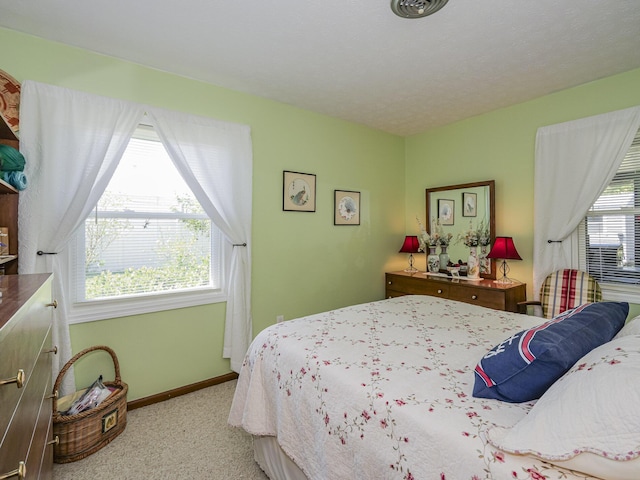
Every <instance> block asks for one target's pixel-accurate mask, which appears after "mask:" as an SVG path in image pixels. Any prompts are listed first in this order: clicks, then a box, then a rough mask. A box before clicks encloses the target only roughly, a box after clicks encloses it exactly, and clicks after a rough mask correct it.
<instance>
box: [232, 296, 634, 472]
mask: <svg viewBox="0 0 640 480" xmlns="http://www.w3.org/2000/svg"><path fill="white" fill-rule="evenodd" d="M594 305H595V304H594ZM627 309H628V305H627ZM593 316H594V315H592V317H593ZM601 316H602V315H601V313H598V315H595V317H597V318H600V317H601ZM625 318H626V315H625ZM598 321H600V320H598ZM541 322H544V320H543V319H541V318H537V317H531V316H526V315H521V314H517V313H510V312H502V311H497V310H492V309H488V308H484V307H478V306H475V305H469V304H466V303H460V302H456V301H451V300H443V299H439V298H436V297H429V296H420V295H411V296H404V297H398V298H393V299H387V300H383V301H379V302H372V303H367V304H362V305H355V306H351V307H347V308H343V309H339V310H334V311H330V312H326V313H322V314H317V315H311V316H308V317H304V318H300V319H297V320H291V321H287V322H283V323H279V324H276V325H273V326H271V327H269V328H267V329H265V330H264V331H262V332H261V333H260V334H258V335H257V337H256V338H255V340H254V341H253V343H252V345H251V347H250V349H249V351H248V353H247V355H246V358H245V361H244V364H243V367H242V370H241V372H240V375H239V378H238V384H237V387H236V392H235V396H234V399H233V404H232V407H231V411H230V415H229V423H230V424H231V425H233V426H236V427H240V428H243V429H244V430H246V431H247V432H249V433H250V434H252V435H253V436H254V449H255V458H256V461H258V463H259V464H260V466H261V467H262V469H263V470H265V472H266V473H267V475H268V476H269V478H271V479H272V480H293V479H296V480H297V479H305V478H306V479H311V480H316V479H330V480H335V479H342V478H345V479H346V478H349V479H407V480H410V479H416V480H417V479H440V480H445V479H446V480H467V479H469V480H478V479H536V480H539V479H549V480H552V479H563V480H575V479H583V480H584V479H594V478H607V479H608V478H616V479H627V478H629V479H631V478H635V479H637V478H640V474H639V472H640V463H639V462H640V459H639V457H640V434H639V432H640V423H639V421H638V420H637V418H640V410H638V408H639V407H637V405H640V388H638V387H635V386H631V387H629V385H633V384H634V382H629V381H628V379H629V378H630V377H629V375H636V378H640V377H639V376H638V374H639V373H640V323H638V322H634V326H633V328H635V330H632V327H631V326H628V327H624V328H622V325H624V318H623V319H622V323H620V322H619V321H618V323H619V325H617V326H613V327H611V328H609V332H608V333H607V334H606V335H607V336H608V337H607V338H604V339H601V340H599V341H598V342H597V343H598V344H599V345H596V346H589V347H588V348H587V350H589V354H590V355H595V357H594V359H595V360H593V359H590V358H586V357H585V359H581V362H586V363H582V364H580V363H578V364H576V365H577V366H575V365H573V363H574V362H573V361H572V362H571V363H570V364H569V367H570V368H571V369H570V371H569V372H567V373H566V375H563V376H562V378H561V380H562V382H561V381H560V380H558V381H554V382H552V383H553V385H552V386H551V387H550V388H549V389H548V393H549V394H551V393H554V392H552V390H554V389H555V390H557V392H555V394H556V397H551V396H550V398H551V400H550V403H551V406H548V407H547V408H546V409H542V410H540V412H539V416H538V417H535V416H534V413H535V414H536V415H538V412H537V411H535V409H536V408H537V405H536V404H542V403H543V399H544V397H545V396H546V395H547V393H545V395H544V396H543V398H541V399H540V400H537V401H536V400H535V399H534V400H531V401H525V402H517V403H516V402H511V401H502V400H497V399H495V398H477V397H474V396H473V395H474V393H473V392H474V390H477V389H479V385H480V383H481V381H482V378H480V377H481V376H480V375H479V374H478V373H474V370H476V371H477V370H478V369H479V366H480V365H482V362H481V360H484V359H485V358H487V357H488V356H489V354H488V352H495V351H498V350H500V348H502V349H504V347H505V346H506V345H508V344H509V343H510V340H513V338H515V337H516V336H515V335H514V333H516V332H519V331H523V330H529V331H534V330H533V329H534V327H538V326H540V324H541ZM621 329H622V330H621ZM536 331H537V330H536ZM623 333H624V335H623ZM538 335H541V334H540V333H538ZM618 337H620V338H618ZM616 342H620V345H617V344H616ZM602 348H605V350H604V351H600V349H602ZM607 348H609V350H607ZM492 349H493V350H492ZM621 352H622V353H621ZM580 355H582V354H580ZM603 359H604V360H603ZM487 361H488V360H487ZM596 364H597V365H596ZM600 364H603V365H605V366H606V367H609V368H605V366H602V367H601V366H598V365H600ZM580 365H582V367H580ZM585 365H587V367H585ZM594 365H596V367H594ZM613 365H615V371H616V372H619V373H616V375H612V374H611V372H610V371H609V370H614V368H613V367H612V366H613ZM591 370H593V371H591ZM600 371H602V373H599V372H600ZM594 372H596V373H594ZM596 374H597V375H600V377H601V378H603V380H602V381H603V382H607V381H613V380H612V379H616V382H618V383H616V384H615V385H603V387H604V388H603V389H598V388H595V389H594V388H592V390H594V391H596V390H597V391H601V390H602V394H603V395H604V398H602V399H596V398H595V397H594V398H589V399H582V398H581V397H585V394H584V392H583V391H581V390H580V389H579V388H578V389H577V390H576V387H572V385H573V384H572V383H571V382H573V377H575V378H577V379H580V381H579V382H578V384H579V385H580V387H581V388H584V383H585V381H584V378H586V377H585V375H596ZM570 375H572V376H571V377H570ZM565 377H567V378H568V380H565ZM593 378H595V377H593ZM591 380H593V379H591ZM591 380H589V382H587V383H591V384H592V381H591ZM599 381H600V380H599ZM635 383H639V382H635ZM560 384H562V385H561V388H560V387H558V385H560ZM567 385H568V387H567ZM571 388H573V389H574V390H576V391H573V390H571ZM613 388H620V389H625V388H630V391H628V392H627V391H625V392H622V390H619V391H617V392H613ZM567 391H571V392H570V393H571V395H574V396H573V397H572V396H571V395H569V394H567ZM614 393H615V394H614ZM558 395H559V397H558ZM563 395H565V397H563ZM621 396H624V397H626V398H628V399H629V400H628V404H627V403H625V404H624V405H621V406H620V408H624V409H626V410H628V412H627V411H625V413H624V414H620V412H619V411H618V410H617V408H618V406H616V405H613V404H614V403H615V402H616V401H618V400H617V399H618V398H620V397H621ZM583 400H584V401H585V402H586V403H585V405H586V406H585V405H582V404H580V402H581V401H583ZM599 401H601V402H606V405H607V407H608V408H606V409H602V408H598V405H594V402H599ZM625 402H627V400H625ZM634 402H635V405H634ZM547 403H549V402H547ZM612 405H613V406H612ZM561 406H562V408H564V410H560V411H557V412H556V411H554V409H557V408H560V407H561ZM568 406H569V408H568V410H567V408H566V407H568ZM574 406H575V408H573V407H574ZM599 406H600V407H602V404H600V405H599ZM576 409H578V410H580V413H579V415H580V417H581V418H582V419H583V420H584V421H579V422H576V421H574V420H572V415H575V410H576ZM612 409H613V413H612V412H610V410H612ZM593 411H595V412H596V413H593ZM602 411H606V412H608V413H607V415H608V414H612V415H617V416H618V417H619V418H617V419H616V420H615V422H616V423H615V425H612V426H611V428H616V429H622V430H623V431H621V432H618V431H617V430H616V432H615V433H616V434H615V435H613V436H612V437H615V439H616V440H615V441H618V440H619V443H622V444H623V446H622V447H620V446H619V445H616V446H615V447H612V446H610V445H608V444H606V443H604V446H603V442H604V440H603V441H602V442H600V443H598V442H596V443H595V444H594V445H593V446H591V445H589V446H586V447H584V448H582V447H581V448H572V450H571V451H570V452H566V451H560V452H559V451H552V452H551V453H549V452H543V451H540V450H544V449H545V448H546V446H545V445H546V444H547V443H554V442H555V440H554V441H548V440H547V437H548V436H549V435H550V434H553V433H554V432H555V433H560V435H559V436H560V437H562V434H563V433H564V432H567V431H570V430H572V429H573V428H574V425H576V428H577V430H578V431H577V434H579V435H582V436H588V435H591V436H595V437H598V438H600V437H607V438H609V437H610V436H611V435H603V434H602V431H596V432H595V433H594V432H590V431H587V432H586V433H585V431H583V430H584V429H585V428H586V429H587V430H589V429H590V428H592V427H593V425H592V424H594V423H598V422H591V421H590V420H589V415H591V414H592V413H593V414H594V415H599V414H600V413H598V412H602ZM572 412H573V413H572ZM529 414H530V415H529ZM554 415H555V416H554ZM556 417H559V418H561V419H564V420H563V421H565V422H570V425H569V426H568V427H565V426H564V425H560V423H558V425H560V427H559V428H557V429H555V427H551V428H554V431H552V432H549V431H548V430H545V428H546V429H549V428H550V427H549V424H551V425H556V422H560V420H558V418H556ZM526 420H530V421H531V422H533V424H534V427H531V426H529V427H528V428H529V430H527V429H526V428H527V427H526V426H525V427H522V428H520V431H519V432H518V431H516V430H517V429H518V427H519V426H520V424H522V423H523V422H525V421H526ZM605 420H606V421H607V422H610V420H609V419H605ZM545 422H546V423H545ZM600 423H602V422H600ZM610 423H611V422H610ZM536 428H537V429H538V430H539V431H537V432H534V431H533V430H535V429H536ZM593 428H602V426H600V427H598V426H597V425H596V427H593ZM606 428H609V427H606ZM581 429H582V430H581ZM560 430H562V431H561V432H560ZM514 432H515V433H514ZM572 433H576V432H572ZM618 433H620V435H618ZM536 435H537V437H536ZM510 436H511V437H513V438H509V437H510ZM530 437H531V438H533V439H534V440H536V438H537V441H538V442H542V444H543V447H540V449H538V447H539V444H536V443H535V441H534V442H533V443H532V444H531V445H528V444H527V443H526V441H525V443H524V444H522V439H523V438H525V439H526V440H527V441H528V439H529V438H530ZM538 437H539V438H538ZM618 437H622V440H620V438H618ZM560 440H562V439H560ZM560 440H559V441H560ZM518 442H521V443H518ZM560 443H562V442H561V441H560ZM629 445H630V446H629ZM498 447H500V448H498ZM562 448H564V447H562ZM615 448H618V449H619V448H623V449H624V450H623V452H622V453H620V452H619V451H614V449H615ZM543 458H544V461H543V460H542V459H543ZM594 465H595V466H594ZM576 467H577V468H576ZM580 472H588V473H580ZM611 472H614V473H611ZM629 472H631V473H629ZM610 474H611V475H613V476H609V475H610Z"/></svg>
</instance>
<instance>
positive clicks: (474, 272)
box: [458, 222, 487, 280]
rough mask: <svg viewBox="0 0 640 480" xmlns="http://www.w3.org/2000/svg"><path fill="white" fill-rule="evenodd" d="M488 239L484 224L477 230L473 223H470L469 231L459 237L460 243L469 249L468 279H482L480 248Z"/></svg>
mask: <svg viewBox="0 0 640 480" xmlns="http://www.w3.org/2000/svg"><path fill="white" fill-rule="evenodd" d="M486 238H487V232H486V228H485V227H484V225H483V222H481V223H480V225H479V226H478V228H477V229H475V228H473V223H472V222H469V229H468V230H466V231H464V232H461V233H460V234H459V235H458V241H459V242H462V243H464V244H465V246H467V247H469V258H468V259H467V278H469V279H470V280H477V279H479V278H480V260H479V259H478V252H477V250H478V246H479V245H481V243H483V242H485V241H486Z"/></svg>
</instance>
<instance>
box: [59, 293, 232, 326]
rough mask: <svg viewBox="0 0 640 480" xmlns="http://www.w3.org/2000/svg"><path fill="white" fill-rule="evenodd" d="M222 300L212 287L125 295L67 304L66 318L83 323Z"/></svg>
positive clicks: (225, 299) (225, 298)
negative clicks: (139, 295)
mask: <svg viewBox="0 0 640 480" xmlns="http://www.w3.org/2000/svg"><path fill="white" fill-rule="evenodd" d="M226 301H227V297H226V295H224V294H223V293H222V292H220V290H212V289H207V290H194V291H189V292H180V293H167V294H162V295H149V296H144V297H135V298H127V299H122V298H121V299H114V300H96V301H92V302H84V303H75V304H73V305H71V306H70V308H69V316H68V318H69V323H70V324H75V323H86V322H94V321H97V320H106V319H111V318H119V317H129V316H132V315H141V314H145V313H154V312H161V311H166V310H175V309H178V308H187V307H195V306H198V305H207V304H211V303H220V302H226Z"/></svg>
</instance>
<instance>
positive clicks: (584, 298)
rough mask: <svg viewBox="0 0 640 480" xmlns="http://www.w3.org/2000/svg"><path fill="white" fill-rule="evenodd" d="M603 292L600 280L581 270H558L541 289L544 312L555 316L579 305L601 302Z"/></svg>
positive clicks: (546, 314)
mask: <svg viewBox="0 0 640 480" xmlns="http://www.w3.org/2000/svg"><path fill="white" fill-rule="evenodd" d="M601 300H602V292H601V291H600V286H599V285H598V282H596V280H595V279H594V278H593V277H592V276H591V275H589V274H588V273H586V272H582V271H580V270H569V269H566V270H558V271H557V272H554V273H552V274H551V275H549V276H548V277H547V278H546V279H545V281H544V283H543V284H542V287H541V289H540V301H541V303H542V314H543V316H544V317H545V318H553V317H555V316H556V315H559V314H560V313H562V312H566V311H567V310H570V309H572V308H575V307H577V306H579V305H583V304H585V303H591V302H600V301H601Z"/></svg>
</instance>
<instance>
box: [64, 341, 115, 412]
mask: <svg viewBox="0 0 640 480" xmlns="http://www.w3.org/2000/svg"><path fill="white" fill-rule="evenodd" d="M95 350H104V351H105V352H107V353H108V354H109V355H111V360H113V367H114V369H115V374H116V378H115V383H117V384H118V385H120V384H121V383H122V379H121V378H120V363H119V362H118V357H117V356H116V352H114V351H113V350H112V349H111V348H109V347H107V346H106V345H95V346H93V347H89V348H85V349H84V350H82V351H81V352H78V353H76V354H75V355H74V356H73V357H72V358H71V359H70V360H69V361H68V362H67V363H65V364H64V367H62V369H61V370H60V373H58V376H57V378H56V381H55V383H54V384H53V412H54V413H55V412H57V411H58V395H57V394H56V392H57V391H59V389H60V383H61V382H62V378H63V377H64V375H65V373H67V371H68V370H69V369H70V368H71V365H73V364H74V363H75V362H76V360H78V359H79V358H80V357H83V356H85V355H86V354H88V353H91V352H93V351H95Z"/></svg>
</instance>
